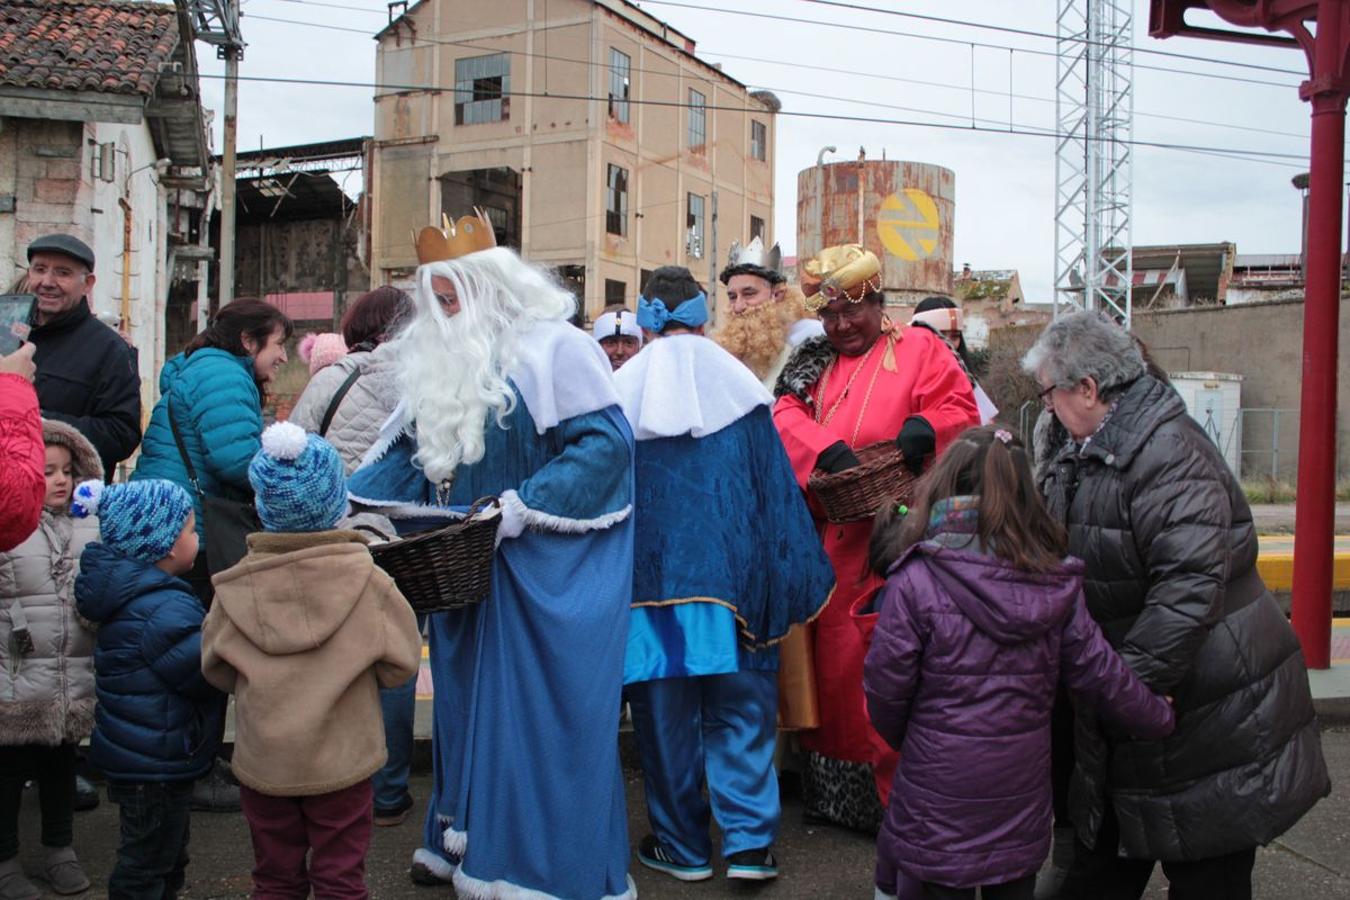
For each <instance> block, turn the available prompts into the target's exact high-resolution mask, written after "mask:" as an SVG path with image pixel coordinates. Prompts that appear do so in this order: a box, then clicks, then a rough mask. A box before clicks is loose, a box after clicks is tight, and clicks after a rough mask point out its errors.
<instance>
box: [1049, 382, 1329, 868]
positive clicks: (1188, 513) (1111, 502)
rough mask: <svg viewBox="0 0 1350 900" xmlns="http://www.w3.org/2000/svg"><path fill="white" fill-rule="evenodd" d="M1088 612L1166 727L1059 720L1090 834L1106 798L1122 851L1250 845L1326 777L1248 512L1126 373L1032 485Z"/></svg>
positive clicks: (1075, 812) (1173, 418)
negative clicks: (1162, 709)
mask: <svg viewBox="0 0 1350 900" xmlns="http://www.w3.org/2000/svg"><path fill="white" fill-rule="evenodd" d="M1041 487H1042V491H1043V492H1044V493H1045V495H1046V498H1047V501H1048V504H1049V506H1050V509H1051V512H1052V514H1054V515H1055V516H1056V517H1057V518H1059V519H1060V521H1062V522H1064V523H1065V525H1066V526H1067V527H1068V530H1069V552H1070V553H1071V554H1073V555H1074V556H1077V557H1079V558H1081V559H1082V560H1083V561H1084V562H1085V563H1086V564H1087V578H1086V580H1085V582H1084V589H1085V591H1086V594H1087V603H1088V609H1089V611H1090V612H1091V613H1092V616H1093V618H1095V619H1096V620H1097V622H1098V623H1099V624H1100V625H1101V627H1102V631H1103V633H1105V635H1106V638H1107V640H1108V641H1110V643H1111V645H1112V646H1114V647H1115V648H1116V649H1117V650H1118V651H1119V652H1120V654H1121V656H1122V657H1124V659H1125V661H1126V662H1127V663H1128V664H1129V666H1130V668H1132V669H1133V670H1134V671H1135V673H1136V674H1138V675H1139V676H1140V677H1141V678H1142V679H1143V681H1144V683H1145V684H1147V685H1148V686H1149V687H1151V688H1152V689H1153V690H1154V691H1157V692H1159V693H1165V694H1169V695H1171V696H1173V697H1175V701H1176V702H1175V709H1176V716H1177V726H1176V731H1174V732H1173V733H1172V735H1171V736H1170V737H1168V738H1164V739H1163V740H1160V741H1136V740H1132V739H1131V738H1130V737H1129V736H1127V735H1125V734H1123V733H1120V732H1118V731H1114V730H1111V729H1109V728H1107V727H1105V726H1103V725H1102V724H1101V722H1100V720H1099V719H1098V718H1097V717H1096V716H1095V715H1093V714H1091V713H1090V712H1088V711H1085V710H1079V711H1078V715H1077V716H1076V717H1075V750H1076V754H1077V760H1076V764H1075V772H1074V779H1073V785H1072V787H1071V789H1070V797H1069V803H1070V811H1071V816H1072V819H1073V822H1074V824H1075V826H1076V827H1077V828H1078V832H1079V836H1080V837H1081V838H1082V839H1083V840H1084V841H1085V842H1087V843H1088V844H1093V843H1095V841H1096V836H1097V833H1098V831H1099V830H1100V828H1101V823H1102V816H1103V814H1104V811H1105V804H1104V801H1105V799H1106V797H1107V795H1108V794H1109V795H1110V799H1111V803H1112V804H1113V806H1114V807H1115V815H1116V818H1117V820H1118V821H1119V823H1120V833H1121V842H1122V845H1123V847H1124V851H1125V853H1126V855H1128V856H1131V857H1137V858H1142V859H1160V860H1164V861H1182V860H1197V859H1208V858H1210V857H1214V856H1220V855H1223V854H1228V853H1233V852H1236V851H1238V850H1245V849H1248V848H1251V847H1254V846H1256V845H1257V844H1265V843H1268V842H1270V841H1271V840H1272V839H1274V838H1275V837H1277V836H1278V835H1280V834H1281V833H1283V832H1284V831H1285V830H1287V829H1288V828H1289V827H1290V826H1291V825H1293V824H1294V823H1295V822H1297V821H1298V819H1299V818H1300V817H1301V816H1302V815H1303V814H1304V813H1305V812H1307V811H1308V809H1309V808H1311V807H1312V805H1313V804H1314V803H1316V802H1317V800H1318V799H1319V798H1321V797H1325V796H1326V795H1327V794H1328V793H1329V792H1330V790H1331V783H1330V780H1329V778H1328V776H1327V768H1326V762H1325V760H1324V759H1323V757H1322V747H1321V739H1320V736H1319V733H1318V725H1317V719H1316V717H1315V715H1314V713H1313V705H1312V696H1311V693H1310V691H1309V688H1308V673H1307V670H1306V669H1305V667H1304V664H1303V654H1302V651H1301V650H1300V649H1299V644H1298V640H1297V638H1295V636H1294V633H1293V630H1292V629H1291V628H1290V627H1289V622H1288V621H1287V620H1286V619H1285V617H1284V614H1283V613H1282V612H1281V611H1280V608H1279V606H1278V605H1277V604H1276V603H1275V600H1274V598H1273V597H1271V595H1270V592H1269V591H1268V590H1267V589H1266V586H1265V584H1263V583H1262V581H1261V576H1260V575H1259V574H1257V571H1256V553H1257V542H1256V531H1255V527H1254V526H1253V523H1252V515H1251V510H1250V508H1249V507H1248V506H1247V500H1246V498H1245V497H1244V496H1243V495H1242V490H1241V488H1240V487H1239V486H1238V483H1237V481H1236V479H1234V478H1233V475H1232V473H1231V472H1230V471H1229V469H1228V467H1227V465H1226V464H1225V463H1224V460H1223V457H1222V456H1221V455H1220V454H1219V451H1218V449H1217V448H1216V447H1215V446H1214V444H1213V442H1212V441H1210V439H1209V438H1208V437H1207V436H1206V435H1205V433H1204V432H1203V431H1202V430H1201V428H1200V426H1199V425H1197V424H1196V423H1195V421H1194V420H1193V419H1191V417H1190V416H1188V415H1187V414H1186V409H1185V406H1184V405H1183V403H1182V401H1181V398H1180V396H1178V395H1177V393H1176V391H1174V390H1173V389H1172V388H1171V387H1170V386H1168V385H1166V384H1163V383H1162V382H1160V381H1158V380H1156V379H1155V378H1153V377H1152V376H1150V375H1144V376H1142V377H1140V378H1139V379H1138V380H1137V381H1135V382H1134V383H1133V384H1131V385H1130V386H1129V387H1128V388H1127V389H1126V390H1125V392H1124V394H1122V395H1121V396H1120V398H1119V401H1118V404H1117V406H1116V408H1115V411H1114V412H1113V413H1112V414H1111V416H1110V418H1109V419H1108V420H1107V421H1106V423H1105V425H1104V426H1103V427H1102V429H1101V430H1100V431H1099V432H1098V433H1097V434H1096V435H1095V436H1094V437H1093V439H1092V440H1091V442H1090V443H1089V444H1088V447H1087V449H1086V451H1085V452H1083V453H1082V454H1081V455H1080V454H1079V452H1078V450H1077V445H1075V444H1073V443H1072V442H1069V443H1065V444H1062V445H1060V446H1059V447H1058V448H1057V450H1056V451H1055V453H1054V455H1053V456H1052V457H1051V459H1050V460H1049V463H1048V466H1047V468H1046V469H1045V470H1044V472H1043V475H1042V481H1041Z"/></svg>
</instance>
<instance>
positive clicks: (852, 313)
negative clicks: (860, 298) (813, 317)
mask: <svg viewBox="0 0 1350 900" xmlns="http://www.w3.org/2000/svg"><path fill="white" fill-rule="evenodd" d="M866 316H867V307H866V306H864V305H863V304H862V303H861V302H859V303H849V304H848V305H847V306H845V307H844V308H843V310H841V311H840V312H835V311H834V310H832V309H823V310H821V311H820V321H821V322H824V323H827V324H830V325H833V324H834V323H835V322H838V321H839V320H840V319H847V320H848V321H850V322H860V321H862V320H863V319H864V318H866Z"/></svg>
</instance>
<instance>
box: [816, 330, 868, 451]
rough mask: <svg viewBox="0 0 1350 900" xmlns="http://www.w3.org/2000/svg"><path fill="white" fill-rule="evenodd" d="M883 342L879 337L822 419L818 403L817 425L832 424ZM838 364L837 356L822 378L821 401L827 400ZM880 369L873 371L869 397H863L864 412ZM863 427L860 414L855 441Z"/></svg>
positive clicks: (854, 433)
mask: <svg viewBox="0 0 1350 900" xmlns="http://www.w3.org/2000/svg"><path fill="white" fill-rule="evenodd" d="M881 341H882V338H880V337H879V338H877V340H876V341H875V342H873V344H872V346H871V347H869V348H867V353H866V354H865V355H864V356H863V358H862V362H860V363H858V368H856V369H854V370H853V374H852V375H850V376H849V377H848V381H846V382H844V390H843V392H842V393H840V395H839V397H838V399H836V400H835V401H834V403H833V404H832V405H831V406H830V408H829V410H828V411H827V412H826V413H825V415H824V418H821V412H820V410H821V404H820V402H817V403H816V416H815V418H816V424H817V425H820V426H821V427H825V426H828V425H829V424H830V422H831V421H832V420H833V419H834V414H835V413H837V412H838V411H839V406H840V405H841V404H842V403H843V402H844V400H845V398H847V397H848V392H849V389H850V388H852V387H853V382H854V381H856V380H857V378H858V376H859V375H861V374H862V370H863V369H865V368H867V361H868V360H869V359H871V358H872V351H874V350H876V349H877V344H879V343H881ZM838 362H839V357H837V356H836V357H835V358H834V359H832V360H830V364H829V365H828V366H826V368H825V374H824V375H822V376H821V378H820V397H819V400H820V401H823V400H824V399H825V394H826V391H827V390H828V388H829V386H830V376H831V375H833V374H834V369H835V366H836V365H837V364H838ZM878 369H879V367H878ZM878 369H874V370H873V371H872V380H871V381H870V382H869V383H868V385H867V395H866V396H865V397H863V409H862V411H863V412H866V411H867V403H868V401H869V400H871V399H872V388H873V387H874V386H875V385H876V381H877V371H878ZM861 427H862V413H861V412H860V413H859V414H858V422H857V425H855V426H854V428H853V439H854V440H855V441H856V440H857V438H858V429H859V428H861Z"/></svg>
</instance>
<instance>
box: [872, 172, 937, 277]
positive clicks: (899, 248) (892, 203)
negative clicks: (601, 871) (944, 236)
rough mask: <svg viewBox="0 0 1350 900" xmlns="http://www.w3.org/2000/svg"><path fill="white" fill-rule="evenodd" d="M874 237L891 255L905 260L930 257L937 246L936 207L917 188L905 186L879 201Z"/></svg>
mask: <svg viewBox="0 0 1350 900" xmlns="http://www.w3.org/2000/svg"><path fill="white" fill-rule="evenodd" d="M877 237H879V238H881V244H882V246H883V247H885V248H886V250H887V251H888V252H889V253H890V254H891V255H892V256H898V257H899V258H900V259H903V260H906V261H908V262H914V261H916V260H920V259H923V258H924V257H927V256H931V255H932V253H933V251H934V250H936V249H937V242H938V208H937V204H936V203H934V202H933V198H932V197H930V196H928V195H927V194H926V193H924V192H923V191H921V190H919V189H918V188H905V189H904V190H903V191H901V192H900V193H898V194H891V195H890V196H889V197H887V198H886V199H885V200H883V201H881V209H880V210H879V211H878V212H877Z"/></svg>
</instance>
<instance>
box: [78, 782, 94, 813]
mask: <svg viewBox="0 0 1350 900" xmlns="http://www.w3.org/2000/svg"><path fill="white" fill-rule="evenodd" d="M97 808H98V788H96V787H94V785H93V784H92V783H91V782H90V781H89V779H88V778H85V777H84V776H83V775H76V776H75V811H76V812H88V811H89V810H91V809H97Z"/></svg>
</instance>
